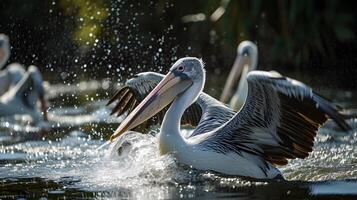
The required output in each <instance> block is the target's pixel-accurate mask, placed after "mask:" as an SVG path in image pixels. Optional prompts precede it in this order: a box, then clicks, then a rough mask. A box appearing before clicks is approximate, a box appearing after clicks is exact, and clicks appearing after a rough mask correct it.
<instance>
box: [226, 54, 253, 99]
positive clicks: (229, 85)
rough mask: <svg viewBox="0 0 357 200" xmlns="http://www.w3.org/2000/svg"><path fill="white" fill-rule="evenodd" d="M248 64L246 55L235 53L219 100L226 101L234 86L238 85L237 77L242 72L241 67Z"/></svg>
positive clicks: (248, 60)
mask: <svg viewBox="0 0 357 200" xmlns="http://www.w3.org/2000/svg"><path fill="white" fill-rule="evenodd" d="M247 65H250V59H249V57H248V56H247V55H237V57H236V59H235V61H234V64H233V67H232V69H231V72H230V73H229V76H228V79H227V81H226V84H225V86H224V89H223V92H222V95H221V97H220V101H222V102H224V103H227V102H228V101H229V99H230V98H231V96H232V95H233V92H234V87H236V86H237V85H238V80H239V77H240V76H241V74H242V71H243V68H244V67H245V66H247Z"/></svg>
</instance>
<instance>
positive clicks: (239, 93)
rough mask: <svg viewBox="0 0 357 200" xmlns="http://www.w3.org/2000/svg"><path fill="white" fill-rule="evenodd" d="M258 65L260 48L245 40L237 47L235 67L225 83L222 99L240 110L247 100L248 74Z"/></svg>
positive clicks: (234, 108)
mask: <svg viewBox="0 0 357 200" xmlns="http://www.w3.org/2000/svg"><path fill="white" fill-rule="evenodd" d="M257 65H258V48H257V46H256V45H255V44H254V43H253V42H251V41H243V42H241V43H240V44H239V46H238V48H237V56H236V59H235V61H234V64H233V67H232V69H231V71H230V73H229V76H228V78H227V81H226V83H225V86H224V89H223V92H222V94H221V97H220V101H222V102H223V103H228V101H229V98H230V97H232V98H231V100H230V101H229V106H230V107H231V108H232V109H233V110H239V109H240V108H241V107H242V106H243V104H244V101H245V98H246V97H247V93H248V83H247V80H246V79H247V75H248V73H249V72H250V71H253V70H256V69H257ZM239 77H240V79H239V83H238V87H237V90H236V91H235V92H234V94H233V95H232V92H233V91H234V88H235V85H236V84H237V82H238V78H239Z"/></svg>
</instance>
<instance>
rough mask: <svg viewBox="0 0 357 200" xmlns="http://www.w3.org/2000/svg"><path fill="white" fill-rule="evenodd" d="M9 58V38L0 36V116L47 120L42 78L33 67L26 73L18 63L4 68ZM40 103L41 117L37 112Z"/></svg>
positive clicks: (36, 120)
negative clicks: (27, 116) (23, 116)
mask: <svg viewBox="0 0 357 200" xmlns="http://www.w3.org/2000/svg"><path fill="white" fill-rule="evenodd" d="M9 57H10V43H9V38H8V37H7V36H6V35H4V34H0V69H1V71H0V116H12V115H15V114H28V115H30V116H31V117H32V120H33V122H38V121H40V120H41V119H44V120H47V106H46V101H45V97H44V88H43V85H42V82H43V80H42V76H41V73H40V71H39V70H38V68H37V67H35V66H30V67H29V69H28V70H27V71H26V70H25V69H24V67H23V66H22V65H20V64H18V63H13V64H10V65H8V66H7V67H6V68H5V64H6V62H7V60H8V58H9ZM38 100H39V102H40V108H41V113H42V115H41V114H40V113H39V112H38V110H37V101H38Z"/></svg>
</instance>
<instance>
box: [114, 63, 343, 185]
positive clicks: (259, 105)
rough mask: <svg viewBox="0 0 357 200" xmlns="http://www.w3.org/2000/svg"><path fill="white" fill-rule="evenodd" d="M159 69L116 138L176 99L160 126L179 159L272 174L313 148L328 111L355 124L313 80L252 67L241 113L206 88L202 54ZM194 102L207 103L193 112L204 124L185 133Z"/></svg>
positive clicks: (167, 147)
mask: <svg viewBox="0 0 357 200" xmlns="http://www.w3.org/2000/svg"><path fill="white" fill-rule="evenodd" d="M146 75H147V76H154V74H152V73H151V74H150V75H148V74H146ZM142 76H143V75H142ZM157 77H158V78H157V79H162V80H161V81H160V83H158V85H157V86H156V87H155V88H154V89H153V90H152V91H151V92H150V93H149V95H148V96H147V97H146V98H145V99H143V100H142V101H141V102H140V104H139V105H138V106H137V107H136V108H134V110H133V111H132V112H131V113H130V114H129V115H128V116H127V117H126V118H125V120H124V121H123V122H122V123H121V124H120V126H119V127H118V129H117V130H116V131H115V132H114V134H113V135H112V136H111V138H110V139H111V141H113V140H114V139H115V138H116V137H118V136H120V135H121V134H123V133H124V132H125V131H126V130H129V129H132V128H134V127H136V126H137V125H139V124H141V123H142V122H144V121H145V120H147V119H149V118H151V117H152V116H154V115H155V114H156V113H157V112H159V111H160V110H161V109H163V108H164V107H166V106H167V105H168V104H170V103H172V104H171V105H170V107H169V108H168V110H167V112H166V114H165V116H164V119H163V122H162V124H161V128H160V133H159V146H160V151H161V153H163V154H164V153H173V154H174V155H175V156H176V157H177V159H178V161H179V162H181V163H183V164H186V165H189V166H192V167H194V168H196V169H201V170H212V171H216V172H220V173H223V174H228V175H238V176H243V177H251V178H257V179H273V178H276V177H282V175H281V173H280V171H279V170H278V169H277V168H276V165H284V164H287V162H288V161H287V159H294V158H305V157H307V156H308V155H309V152H311V151H312V147H313V144H314V143H313V142H314V137H315V136H316V133H317V130H318V128H319V126H321V125H322V124H323V123H324V122H325V121H326V120H327V116H329V117H331V118H332V119H333V120H335V121H336V122H337V123H338V124H339V125H340V126H341V127H343V128H344V129H346V130H349V129H350V127H349V126H348V124H346V123H345V121H344V120H343V119H342V118H341V116H340V114H339V113H338V112H337V111H336V110H335V108H334V107H333V106H331V104H330V103H329V102H328V101H326V100H325V99H324V98H321V97H320V96H318V95H316V94H315V93H313V92H312V90H311V88H309V87H307V86H306V85H304V84H303V83H301V82H298V81H296V80H293V79H289V78H286V77H282V76H281V75H279V74H276V73H272V72H263V71H254V72H250V73H249V74H248V76H247V82H248V96H247V99H246V102H245V104H244V106H243V107H242V109H241V110H240V111H239V112H238V113H235V112H234V111H233V110H231V109H230V108H228V107H226V106H225V105H224V104H222V103H221V102H219V101H217V100H215V99H214V98H212V97H210V96H208V95H206V94H204V93H202V89H203V87H204V83H205V71H204V68H203V63H202V60H199V59H197V58H193V57H187V58H182V59H179V60H178V61H177V62H176V63H175V64H174V65H173V66H172V67H171V69H170V71H169V73H168V74H167V75H166V76H165V77H162V76H160V75H157ZM154 82H155V80H153V83H154ZM150 84H151V83H143V85H142V86H143V87H145V86H147V85H150ZM120 93H121V94H120ZM133 95H135V93H133V90H130V89H128V88H126V89H124V90H122V92H120V91H119V93H117V94H116V95H115V96H114V97H113V99H112V100H110V103H111V102H113V101H114V100H115V99H119V104H121V105H124V106H128V107H133V104H136V102H135V101H136V100H135V99H132V97H133ZM123 101H124V102H123ZM131 101H134V103H132V102H131ZM191 104H193V106H194V108H195V109H199V110H200V111H199V113H200V116H199V118H200V119H199V121H198V122H197V120H194V119H193V120H192V121H196V122H197V124H196V125H197V127H196V129H195V130H194V132H193V133H192V134H191V135H190V136H187V137H184V136H183V135H182V134H181V132H180V121H181V118H182V116H183V114H184V111H185V110H186V108H188V107H189V106H190V105H191ZM114 109H116V110H118V111H122V110H123V109H124V108H119V109H118V108H114ZM114 112H115V110H114ZM197 117H198V116H194V117H193V118H197Z"/></svg>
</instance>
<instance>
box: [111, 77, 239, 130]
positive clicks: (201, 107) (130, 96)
mask: <svg viewBox="0 0 357 200" xmlns="http://www.w3.org/2000/svg"><path fill="white" fill-rule="evenodd" d="M163 77H164V75H162V74H159V73H155V72H144V73H140V74H137V75H136V76H135V77H134V78H132V79H130V80H128V81H127V82H126V83H125V85H123V86H122V87H121V88H120V89H119V90H118V91H117V92H116V94H115V95H114V96H113V97H112V98H111V99H110V100H109V102H108V104H107V105H111V104H114V103H115V102H116V103H115V105H114V107H113V109H112V113H111V114H112V115H113V114H116V115H117V116H121V115H123V114H125V113H130V112H131V111H133V109H134V108H135V107H136V106H137V105H139V103H140V102H141V101H142V100H143V99H144V98H145V97H146V96H147V95H148V94H149V93H150V92H151V91H152V90H153V89H154V87H155V86H156V85H157V84H158V83H159V82H160V81H161V80H162V78H163ZM215 101H217V100H215V99H214V98H212V97H211V96H209V95H207V94H204V93H202V94H201V95H200V96H199V98H198V99H197V101H196V102H195V103H193V104H192V105H191V106H190V107H189V108H187V109H186V111H185V113H184V114H183V116H182V119H181V124H182V125H191V126H194V127H196V126H197V125H198V124H199V122H200V121H201V118H202V116H203V117H204V118H205V116H206V115H205V114H204V113H207V112H208V111H209V112H217V113H218V115H217V117H216V118H214V117H213V118H212V123H211V124H210V127H206V130H211V129H213V128H217V127H219V126H220V125H222V123H224V122H227V121H228V120H229V119H230V118H231V117H232V116H234V114H235V113H234V112H233V111H231V110H230V112H228V113H227V112H226V111H225V109H227V108H226V107H225V106H223V105H222V106H218V107H217V108H216V107H215V106H212V105H215V104H213V102H215ZM217 102H218V101H217ZM168 107H169V106H167V107H166V108H164V109H163V110H161V111H160V112H159V113H157V114H156V115H155V116H153V117H152V118H150V119H149V120H147V121H146V122H145V123H144V124H142V125H140V127H139V129H147V128H148V127H150V126H152V125H156V124H160V123H161V122H162V120H163V118H164V115H165V113H166V111H167V109H168ZM228 110H229V109H228ZM214 119H217V120H214Z"/></svg>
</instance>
